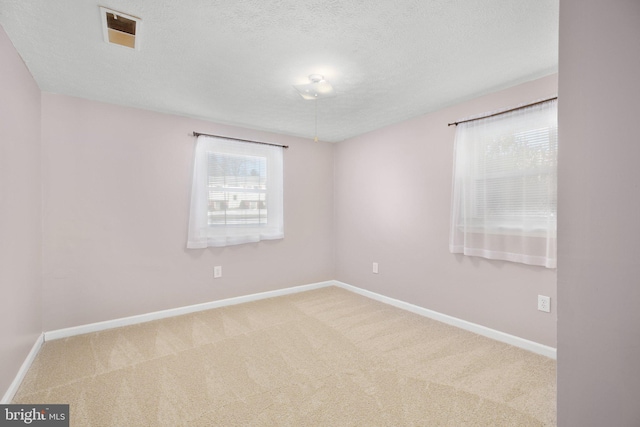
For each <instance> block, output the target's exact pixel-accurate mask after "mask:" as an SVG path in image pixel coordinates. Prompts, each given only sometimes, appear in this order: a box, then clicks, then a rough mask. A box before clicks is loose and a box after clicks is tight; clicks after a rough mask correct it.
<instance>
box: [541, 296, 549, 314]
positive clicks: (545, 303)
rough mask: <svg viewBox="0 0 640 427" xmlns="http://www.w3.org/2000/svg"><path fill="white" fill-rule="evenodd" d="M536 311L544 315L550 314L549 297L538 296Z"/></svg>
mask: <svg viewBox="0 0 640 427" xmlns="http://www.w3.org/2000/svg"><path fill="white" fill-rule="evenodd" d="M538 310H540V311H544V312H546V313H550V312H551V297H548V296H544V295H538Z"/></svg>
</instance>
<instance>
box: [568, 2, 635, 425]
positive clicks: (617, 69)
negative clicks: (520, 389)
mask: <svg viewBox="0 0 640 427" xmlns="http://www.w3.org/2000/svg"><path fill="white" fill-rule="evenodd" d="M639 77H640V2H639V1H638V0H610V1H607V2H603V1H594V0H589V1H585V0H562V1H561V2H560V81H559V92H560V100H559V120H560V122H559V138H560V141H561V142H560V146H559V164H560V166H559V172H560V175H559V187H558V191H559V208H558V209H559V228H558V230H559V236H558V242H559V245H558V265H559V267H558V300H559V302H558V304H559V305H560V313H559V315H558V425H559V426H562V427H565V426H566V427H572V426H585V427H590V426H640V405H639V404H638V402H639V399H640V340H639V338H640V260H638V255H639V253H640V252H639V251H638V246H639V242H640V167H639V166H638V161H639V159H640V137H639V136H638V131H637V129H636V128H635V125H636V123H637V122H638V117H639V116H640V83H639V80H638V79H639Z"/></svg>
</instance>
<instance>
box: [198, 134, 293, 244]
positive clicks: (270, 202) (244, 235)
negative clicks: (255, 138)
mask: <svg viewBox="0 0 640 427" xmlns="http://www.w3.org/2000/svg"><path fill="white" fill-rule="evenodd" d="M282 150H283V149H282V147H277V146H270V145H264V144H252V143H248V142H241V141H234V140H229V139H224V138H216V137H210V136H204V135H200V136H198V141H197V145H196V154H195V162H194V172H193V184H192V190H191V211H190V217H189V236H188V241H187V247H188V248H206V247H208V246H229V245H238V244H242V243H250V242H258V241H260V240H271V239H282V238H283V237H284V225H283V155H282Z"/></svg>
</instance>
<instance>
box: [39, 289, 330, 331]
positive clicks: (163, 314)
mask: <svg viewBox="0 0 640 427" xmlns="http://www.w3.org/2000/svg"><path fill="white" fill-rule="evenodd" d="M333 284H334V282H333V281H327V282H318V283H311V284H309V285H302V286H294V287H291V288H284V289H277V290H275V291H267V292H260V293H257V294H251V295H244V296H241V297H234V298H227V299H223V300H218V301H211V302H205V303H202V304H195V305H188V306H185V307H178V308H171V309H168V310H161V311H154V312H152V313H145V314H140V315H137V316H130V317H123V318H120V319H113V320H106V321H104V322H97V323H89V324H87V325H80V326H73V327H71V328H65V329H56V330H53V331H48V332H45V333H44V340H45V341H51V340H57V339H60V338H67V337H72V336H75V335H82V334H88V333H90V332H98V331H104V330H106V329H113V328H119V327H121V326H128V325H135V324H137V323H144V322H150V321H152V320H158V319H164V318H167V317H173V316H180V315H182V314H188V313H194V312H196V311H203V310H210V309H212V308H219V307H225V306H229V305H236V304H242V303H245V302H250V301H257V300H261V299H266V298H273V297H279V296H282V295H289V294H295V293H298V292H304V291H310V290H312V289H318V288H324V287H327V286H332V285H333Z"/></svg>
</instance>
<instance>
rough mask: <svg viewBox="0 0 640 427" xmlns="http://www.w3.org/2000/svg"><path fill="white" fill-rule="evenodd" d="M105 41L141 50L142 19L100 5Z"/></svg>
mask: <svg viewBox="0 0 640 427" xmlns="http://www.w3.org/2000/svg"><path fill="white" fill-rule="evenodd" d="M100 15H101V16H102V35H103V37H104V41H105V42H107V43H110V44H117V45H120V46H124V47H129V48H132V49H136V50H140V30H141V27H142V19H140V18H136V17H135V16H131V15H127V14H126V13H122V12H118V11H116V10H111V9H107V8H106V7H102V6H100Z"/></svg>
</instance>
